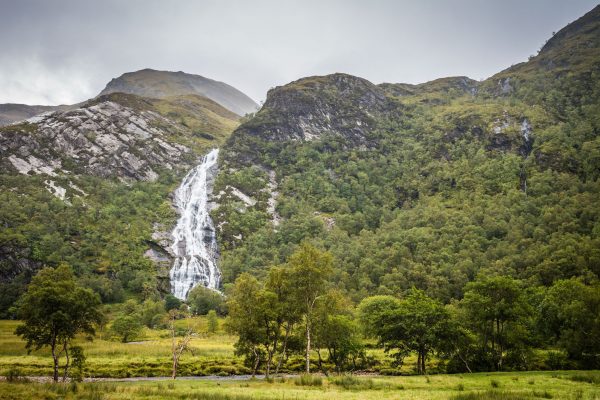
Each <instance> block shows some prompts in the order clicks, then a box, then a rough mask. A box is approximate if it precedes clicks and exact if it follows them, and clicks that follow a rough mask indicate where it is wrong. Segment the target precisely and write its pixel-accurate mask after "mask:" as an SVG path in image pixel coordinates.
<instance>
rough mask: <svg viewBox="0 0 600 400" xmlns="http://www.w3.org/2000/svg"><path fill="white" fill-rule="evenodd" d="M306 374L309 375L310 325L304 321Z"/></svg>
mask: <svg viewBox="0 0 600 400" xmlns="http://www.w3.org/2000/svg"><path fill="white" fill-rule="evenodd" d="M306 373H307V374H310V324H309V322H308V318H307V319H306Z"/></svg>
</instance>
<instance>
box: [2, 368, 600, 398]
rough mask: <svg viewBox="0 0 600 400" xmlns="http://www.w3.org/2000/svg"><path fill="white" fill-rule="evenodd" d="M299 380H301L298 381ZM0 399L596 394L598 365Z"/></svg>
mask: <svg viewBox="0 0 600 400" xmlns="http://www.w3.org/2000/svg"><path fill="white" fill-rule="evenodd" d="M302 384H304V385H302ZM0 399H3V400H4V399H6V400H21V399H65V400H68V399H95V400H120V399H155V400H159V399H199V400H200V399H212V400H229V399H231V400H246V399H254V400H261V399H378V400H383V399H398V400H400V399H454V400H471V399H473V400H477V399H503V400H520V399H585V400H588V399H589V400H591V399H600V371H588V372H581V371H555V372H552V371H550V372H512V373H476V374H460V375H433V376H402V377H383V376H376V377H366V376H363V377H348V376H345V377H331V378H321V377H313V378H311V379H302V377H297V378H275V379H274V380H272V381H265V380H262V379H261V380H259V379H254V380H252V379H250V380H245V381H239V380H222V381H215V380H185V379H179V380H176V381H173V380H170V379H165V380H160V381H143V382H94V383H79V384H56V385H53V384H42V383H19V382H17V383H7V382H0Z"/></svg>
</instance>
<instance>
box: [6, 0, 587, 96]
mask: <svg viewBox="0 0 600 400" xmlns="http://www.w3.org/2000/svg"><path fill="white" fill-rule="evenodd" d="M598 1H599V0H568V1H567V0H555V1H551V0H496V1H492V0H445V1H444V0H412V1H400V0H395V1H394V0H389V1H388V0H364V1H352V0H314V1H311V0H298V1H285V0H273V1H266V0H265V1H261V0H259V1H250V0H246V1H242V0H240V1H226V0H197V1H183V0H181V1H153V0H120V1H117V0H102V1H98V0H94V1H91V0H90V1H86V0H72V1H66V0H52V1H49V0H37V1H33V0H12V1H11V0H0V103H4V102H13V103H27V104H60V103H75V102H79V101H82V100H85V99H87V98H90V97H93V96H95V95H96V94H98V92H100V91H101V90H102V89H103V88H104V85H106V83H107V82H108V81H109V80H110V79H111V78H113V77H117V76H119V75H121V74H122V73H124V72H128V71H135V70H139V69H143V68H154V69H162V70H171V71H180V70H181V71H185V72H189V73H194V74H199V75H203V76H206V77H208V78H212V79H217V80H220V81H224V82H226V83H229V84H230V85H233V86H235V87H236V88H238V89H240V90H242V91H243V92H245V93H246V94H248V95H249V96H250V97H252V98H253V99H255V100H256V101H261V100H264V97H265V95H266V91H267V90H268V89H269V88H270V87H273V86H277V85H282V84H285V83H287V82H290V81H292V80H295V79H298V78H301V77H304V76H309V75H323V74H329V73H333V72H346V73H350V74H353V75H358V76H361V77H364V78H367V79H369V80H371V81H372V82H374V83H381V82H408V83H420V82H425V81H428V80H431V79H435V78H440V77H444V76H455V75H467V76H469V77H471V78H473V79H484V78H487V77H489V76H491V75H493V74H494V73H496V72H498V71H500V70H502V69H504V68H506V67H508V66H510V65H511V64H515V63H517V62H520V61H525V60H526V59H527V57H528V56H529V55H531V54H535V53H536V52H537V50H538V49H539V48H540V47H541V46H542V45H543V43H544V42H545V40H547V39H548V38H549V37H550V35H551V34H552V32H553V31H558V30H559V29H561V28H562V27H563V26H564V25H566V24H567V23H569V22H571V21H573V20H575V19H577V18H578V17H580V16H582V15H583V14H584V13H586V12H587V11H589V10H591V9H592V8H593V7H594V6H595V5H596V4H597V3H598Z"/></svg>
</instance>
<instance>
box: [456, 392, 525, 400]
mask: <svg viewBox="0 0 600 400" xmlns="http://www.w3.org/2000/svg"><path fill="white" fill-rule="evenodd" d="M534 398H535V397H532V396H530V395H527V394H521V393H514V392H506V391H503V390H501V391H499V390H490V391H487V392H474V393H461V394H457V395H456V396H454V397H452V398H451V399H452V400H530V399H534Z"/></svg>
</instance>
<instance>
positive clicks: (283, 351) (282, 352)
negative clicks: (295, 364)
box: [275, 324, 292, 375]
mask: <svg viewBox="0 0 600 400" xmlns="http://www.w3.org/2000/svg"><path fill="white" fill-rule="evenodd" d="M291 330H292V326H291V324H288V325H287V327H286V328H285V338H284V339H283V349H282V350H281V357H279V361H278V362H277V367H276V368H275V375H277V374H278V373H279V368H281V364H282V362H283V359H284V358H285V353H286V351H287V342H288V337H289V335H290V331H291Z"/></svg>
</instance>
